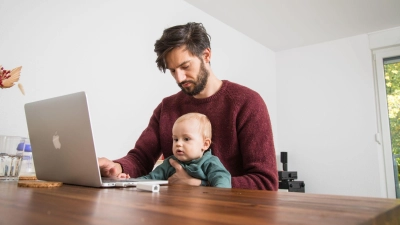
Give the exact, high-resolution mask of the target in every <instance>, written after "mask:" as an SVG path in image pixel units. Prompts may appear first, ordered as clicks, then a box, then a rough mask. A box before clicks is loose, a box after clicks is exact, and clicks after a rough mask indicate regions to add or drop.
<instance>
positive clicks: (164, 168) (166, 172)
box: [138, 157, 176, 180]
mask: <svg viewBox="0 0 400 225" xmlns="http://www.w3.org/2000/svg"><path fill="white" fill-rule="evenodd" d="M169 158H170V157H168V158H167V159H165V160H164V161H163V162H162V163H161V164H160V165H159V166H157V167H156V168H155V169H154V170H153V171H151V172H150V173H149V174H147V175H146V176H142V177H138V178H139V179H151V180H167V179H168V178H169V177H170V176H171V175H172V174H174V173H175V172H176V171H175V168H174V167H172V166H171V164H170V163H169Z"/></svg>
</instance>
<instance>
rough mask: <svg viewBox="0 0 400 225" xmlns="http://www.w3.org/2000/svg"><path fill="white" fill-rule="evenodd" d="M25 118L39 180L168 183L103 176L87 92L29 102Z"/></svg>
mask: <svg viewBox="0 0 400 225" xmlns="http://www.w3.org/2000/svg"><path fill="white" fill-rule="evenodd" d="M25 115H26V121H27V125H28V132H29V138H30V141H31V147H32V156H33V160H34V162H35V170H36V177H37V178H38V179H39V180H47V181H61V182H63V183H66V184H74V185H82V186H90V187H127V186H136V185H137V184H138V182H148V183H149V184H167V183H168V181H167V180H148V179H134V178H130V179H117V178H115V179H112V178H106V177H101V175H100V170H99V166H98V161H97V155H96V150H95V142H94V137H93V135H92V127H91V123H90V114H89V107H88V101H87V97H86V93H85V92H78V93H73V94H69V95H64V96H60V97H55V98H50V99H45V100H41V101H36V102H31V103H27V104H25Z"/></svg>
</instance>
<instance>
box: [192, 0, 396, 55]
mask: <svg viewBox="0 0 400 225" xmlns="http://www.w3.org/2000/svg"><path fill="white" fill-rule="evenodd" d="M185 1H186V2H188V3H189V4H191V5H193V6H195V7H197V8H199V9H200V10H202V11H204V12H206V13H207V14H209V15H211V16H213V17H214V18H216V19H218V20H220V21H222V22H223V23H225V24H227V25H228V26H230V27H232V28H234V29H236V30H238V31H239V32H241V33H243V34H245V35H247V36H248V37H250V38H252V39H254V40H255V41H257V42H259V43H261V44H262V45H264V46H266V47H267V48H269V49H271V50H273V51H282V50H286V49H291V48H296V47H301V46H306V45H311V44H316V43H322V42H326V41H331V40H337V39H340V38H345V37H351V36H355V35H359V34H366V33H371V32H375V31H380V30H385V29H390V28H393V27H399V26H400V0H185ZM198 22H201V21H198Z"/></svg>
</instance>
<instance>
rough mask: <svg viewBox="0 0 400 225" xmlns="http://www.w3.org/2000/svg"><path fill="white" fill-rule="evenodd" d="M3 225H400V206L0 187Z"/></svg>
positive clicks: (195, 191)
mask: <svg viewBox="0 0 400 225" xmlns="http://www.w3.org/2000/svg"><path fill="white" fill-rule="evenodd" d="M0 201H1V204H0V212H1V223H3V224H129V225H131V224H163V225H177V224H207V225H212V224H240V225H243V224H251V225H254V224H263V225H264V224H277V225H278V224H279V225H282V224H285V225H287V224H289V225H290V224H307V225H314V224H318V225H320V224H324V225H331V224H335V225H337V224H340V225H347V224H385V225H389V224H400V216H399V215H400V200H395V199H383V198H363V197H348V196H336V195H317V194H307V193H295V192H272V191H259V190H242V189H225V188H214V187H189V186H161V187H160V191H159V192H158V193H152V192H144V191H137V190H136V188H133V187H132V188H90V187H81V186H73V185H67V184H64V185H63V186H61V187H59V188H51V189H48V188H19V187H17V184H16V182H0Z"/></svg>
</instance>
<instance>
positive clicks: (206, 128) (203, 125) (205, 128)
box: [175, 113, 212, 140]
mask: <svg viewBox="0 0 400 225" xmlns="http://www.w3.org/2000/svg"><path fill="white" fill-rule="evenodd" d="M190 119H194V120H197V121H199V124H200V125H199V132H200V133H201V134H202V135H203V138H204V139H206V138H209V139H210V140H211V136H212V134H211V133H212V130H211V122H210V120H209V119H208V117H207V116H206V115H204V114H201V113H187V114H184V115H182V116H180V117H179V118H178V119H177V120H176V121H175V124H177V123H180V122H183V121H186V120H190Z"/></svg>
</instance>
